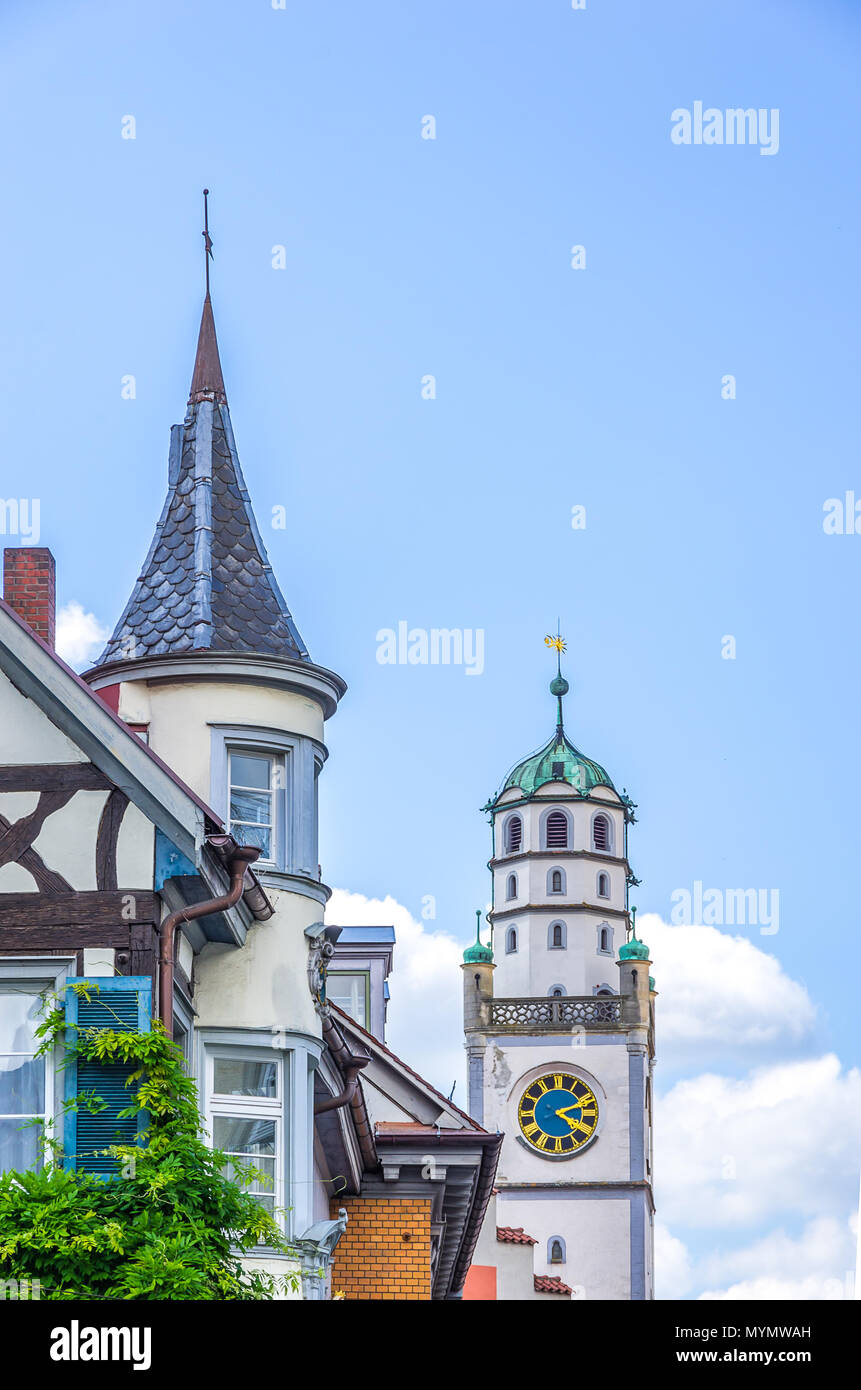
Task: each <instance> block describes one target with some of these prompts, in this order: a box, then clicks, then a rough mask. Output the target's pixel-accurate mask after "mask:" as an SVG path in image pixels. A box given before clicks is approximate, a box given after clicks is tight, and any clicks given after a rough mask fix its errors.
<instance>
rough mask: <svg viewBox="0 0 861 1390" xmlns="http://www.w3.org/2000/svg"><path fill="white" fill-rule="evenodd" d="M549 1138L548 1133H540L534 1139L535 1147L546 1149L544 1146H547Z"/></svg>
mask: <svg viewBox="0 0 861 1390" xmlns="http://www.w3.org/2000/svg"><path fill="white" fill-rule="evenodd" d="M536 1128H537V1126H536ZM549 1138H550V1135H549V1134H542V1135H540V1136H539V1138H538V1139H536V1140H535V1147H536V1148H537V1149H546V1148H547V1143H548V1140H549Z"/></svg>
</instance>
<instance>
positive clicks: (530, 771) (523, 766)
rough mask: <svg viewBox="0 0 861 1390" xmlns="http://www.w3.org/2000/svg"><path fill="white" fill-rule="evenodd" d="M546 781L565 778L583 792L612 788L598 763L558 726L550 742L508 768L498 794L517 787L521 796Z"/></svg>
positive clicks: (528, 793)
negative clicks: (595, 788)
mask: <svg viewBox="0 0 861 1390" xmlns="http://www.w3.org/2000/svg"><path fill="white" fill-rule="evenodd" d="M546 782H568V783H569V784H570V785H571V786H572V787H575V788H576V789H577V791H579V792H580V793H581V794H582V795H583V796H586V795H587V794H588V793H589V792H590V791H591V790H592V788H593V787H610V788H611V790H612V791H615V790H616V788H615V787H614V786H613V783H612V782H611V780H610V778H609V776H608V774H607V773H606V772H605V771H604V769H603V767H601V765H600V763H595V762H593V761H592V759H591V758H587V757H586V756H585V754H583V753H581V752H580V750H579V748H575V747H574V744H573V743H572V742H571V741H570V739H568V738H567V737H566V735H565V733H564V732H563V730H562V729H561V728H557V730H556V733H555V735H554V736H553V738H552V739H551V740H550V742H549V743H547V744H545V745H544V747H543V748H540V749H539V750H538V752H537V753H533V754H532V756H531V757H529V758H526V759H525V760H524V761H523V762H522V763H518V764H517V766H516V767H514V768H512V770H511V772H509V774H508V776H507V777H506V779H505V783H504V785H503V787H502V790H501V791H500V793H499V795H500V796H502V793H503V792H507V791H510V790H511V788H512V787H517V788H518V789H519V790H520V791H522V792H523V795H524V796H531V795H532V793H533V792H535V791H537V790H538V788H539V787H543V786H544V785H545V783H546Z"/></svg>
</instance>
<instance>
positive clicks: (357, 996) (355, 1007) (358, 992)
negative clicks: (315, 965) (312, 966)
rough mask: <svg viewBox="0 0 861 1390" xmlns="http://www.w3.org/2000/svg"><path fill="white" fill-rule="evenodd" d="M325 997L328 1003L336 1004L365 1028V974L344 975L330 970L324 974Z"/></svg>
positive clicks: (366, 999) (366, 991)
mask: <svg viewBox="0 0 861 1390" xmlns="http://www.w3.org/2000/svg"><path fill="white" fill-rule="evenodd" d="M326 998H327V999H328V1000H329V1002H330V1004H337V1005H338V1008H339V1009H343V1010H344V1013H345V1014H349V1015H350V1018H354V1019H355V1020H356V1022H357V1023H358V1024H360V1025H361V1027H362V1028H367V1026H368V1024H367V1014H368V977H367V975H346V974H341V973H340V971H336V970H330V971H329V972H328V974H327V976H326Z"/></svg>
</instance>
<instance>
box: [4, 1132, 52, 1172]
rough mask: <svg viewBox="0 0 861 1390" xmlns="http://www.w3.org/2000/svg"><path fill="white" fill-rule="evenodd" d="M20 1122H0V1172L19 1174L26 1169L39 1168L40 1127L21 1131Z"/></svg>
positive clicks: (40, 1163)
mask: <svg viewBox="0 0 861 1390" xmlns="http://www.w3.org/2000/svg"><path fill="white" fill-rule="evenodd" d="M20 1126H21V1121H20V1120H0V1172H4V1171H8V1170H9V1169H10V1168H14V1169H16V1170H17V1171H18V1172H19V1173H20V1172H23V1171H24V1170H26V1169H28V1168H41V1166H42V1162H41V1158H40V1153H39V1140H40V1138H41V1135H42V1130H41V1127H40V1126H37V1125H28V1126H27V1128H26V1129H21V1128H20Z"/></svg>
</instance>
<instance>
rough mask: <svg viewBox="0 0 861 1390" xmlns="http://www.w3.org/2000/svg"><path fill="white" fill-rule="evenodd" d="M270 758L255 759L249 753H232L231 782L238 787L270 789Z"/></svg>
mask: <svg viewBox="0 0 861 1390" xmlns="http://www.w3.org/2000/svg"><path fill="white" fill-rule="evenodd" d="M271 766H272V760H271V759H270V758H254V757H251V756H250V755H249V754H248V753H231V755H230V780H231V782H232V783H233V785H234V786H237V787H268V786H269V773H270V768H271Z"/></svg>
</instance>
